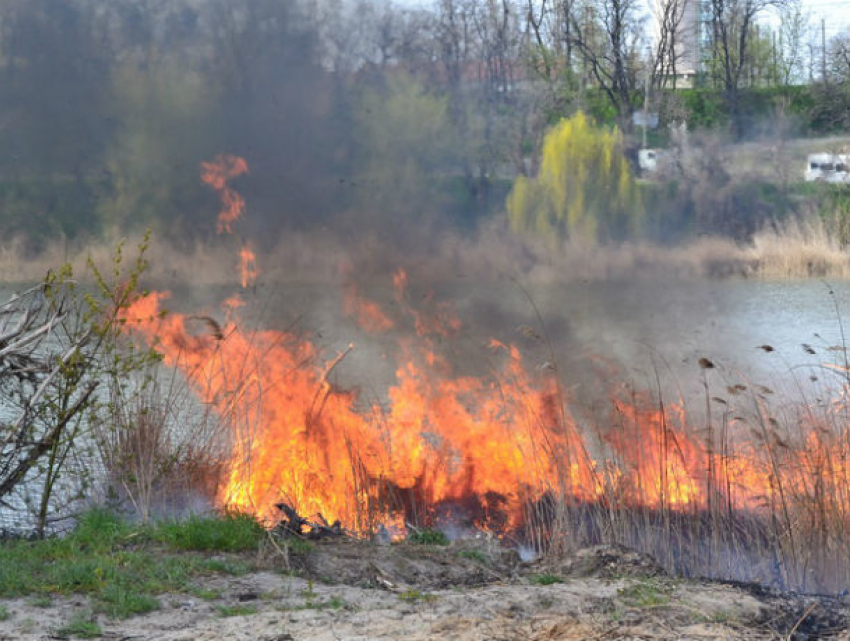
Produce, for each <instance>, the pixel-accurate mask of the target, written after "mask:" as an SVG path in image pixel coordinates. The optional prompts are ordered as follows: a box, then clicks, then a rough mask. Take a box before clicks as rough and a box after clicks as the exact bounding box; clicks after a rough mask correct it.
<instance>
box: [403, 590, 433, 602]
mask: <svg viewBox="0 0 850 641" xmlns="http://www.w3.org/2000/svg"><path fill="white" fill-rule="evenodd" d="M398 598H399V599H401V600H402V601H405V602H406V603H418V602H420V601H422V602H425V603H432V602H433V601H436V600H437V595H436V594H428V593H426V592H420V591H419V590H413V589H411V590H405V591H404V592H402V593H400V594H399V595H398Z"/></svg>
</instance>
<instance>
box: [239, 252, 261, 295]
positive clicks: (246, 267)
mask: <svg viewBox="0 0 850 641" xmlns="http://www.w3.org/2000/svg"><path fill="white" fill-rule="evenodd" d="M239 257H240V271H241V273H242V289H247V288H248V287H250V286H251V285H253V284H254V281H256V280H257V277H258V276H259V275H260V270H259V268H258V267H257V256H256V254H254V252H253V251H252V250H251V248H250V247H249V246H248V245H247V244H246V245H243V246H242V249H241V250H240V251H239Z"/></svg>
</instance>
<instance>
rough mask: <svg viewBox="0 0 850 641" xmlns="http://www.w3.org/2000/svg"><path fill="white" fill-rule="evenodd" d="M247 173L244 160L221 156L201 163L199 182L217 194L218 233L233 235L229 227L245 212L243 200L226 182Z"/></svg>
mask: <svg viewBox="0 0 850 641" xmlns="http://www.w3.org/2000/svg"><path fill="white" fill-rule="evenodd" d="M247 172H248V163H247V162H246V161H245V159H244V158H239V157H238V156H229V155H226V154H222V155H219V156H216V158H215V160H213V161H212V162H203V163H201V180H202V181H204V182H205V183H206V184H207V185H209V186H210V187H212V188H213V189H215V190H216V191H217V192H219V196H220V198H221V205H222V210H221V213H219V215H218V233H219V234H221V233H223V232H224V231H227V233H228V234H231V233H233V230H232V229H231V225H232V224H233V223H234V222H236V221H237V220H239V218H240V217H241V216H242V213H243V212H244V211H245V199H244V198H242V196H240V195H239V194H238V193H236V192H235V191H234V190H233V189H231V188H230V187H229V186H228V184H227V181H229V180H230V179H232V178H236V177H237V176H241V175H242V174H245V173H247Z"/></svg>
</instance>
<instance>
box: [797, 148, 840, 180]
mask: <svg viewBox="0 0 850 641" xmlns="http://www.w3.org/2000/svg"><path fill="white" fill-rule="evenodd" d="M804 175H805V178H806V182H828V183H847V184H850V156H848V155H846V154H827V153H820V154H809V156H808V158H807V159H806V172H805V174H804Z"/></svg>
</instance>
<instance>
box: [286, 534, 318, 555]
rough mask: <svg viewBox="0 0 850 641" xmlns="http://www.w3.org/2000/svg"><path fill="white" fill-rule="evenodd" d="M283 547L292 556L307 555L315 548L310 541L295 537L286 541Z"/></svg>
mask: <svg viewBox="0 0 850 641" xmlns="http://www.w3.org/2000/svg"><path fill="white" fill-rule="evenodd" d="M285 545H286V547H288V548H289V551H290V552H292V553H293V554H309V553H310V552H312V551H313V548H314V547H315V546H314V545H313V544H312V543H311V542H310V541H307V540H306V539H299V538H298V537H297V536H291V537H289V538H288V539H286V541H285Z"/></svg>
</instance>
